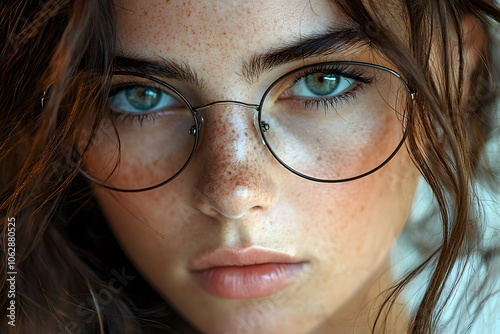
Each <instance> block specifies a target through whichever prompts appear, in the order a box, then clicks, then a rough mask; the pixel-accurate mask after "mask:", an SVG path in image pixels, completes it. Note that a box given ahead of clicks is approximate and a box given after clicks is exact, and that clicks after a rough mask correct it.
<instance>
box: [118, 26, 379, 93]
mask: <svg viewBox="0 0 500 334" xmlns="http://www.w3.org/2000/svg"><path fill="white" fill-rule="evenodd" d="M369 44H370V39H369V38H368V37H367V35H366V33H365V32H364V31H363V30H361V29H360V28H358V27H354V26H353V27H349V26H346V27H341V28H335V29H330V30H328V31H327V32H326V33H321V34H315V35H312V36H307V37H302V38H300V39H299V40H297V41H294V42H291V43H288V44H286V45H284V46H279V47H276V48H272V49H271V50H269V51H267V52H265V53H261V54H256V55H253V56H252V57H251V58H250V59H249V60H248V61H243V65H242V69H241V74H242V75H243V76H244V77H245V78H246V80H247V81H248V82H249V83H254V82H255V81H257V79H258V78H259V76H260V75H261V74H262V73H263V72H265V71H270V70H272V69H273V68H276V67H279V66H282V65H285V64H288V63H293V62H296V61H301V60H302V61H303V60H306V59H308V58H313V57H327V56H330V55H333V54H340V53H342V52H346V51H347V50H349V49H353V48H355V47H358V48H360V47H362V46H365V45H369ZM114 62H115V64H114V65H115V70H123V71H133V72H140V73H143V74H149V75H155V76H160V77H164V78H170V79H177V80H180V81H185V82H189V83H193V84H195V85H197V86H199V87H203V82H202V81H201V80H200V79H199V77H198V76H197V74H196V72H195V71H194V70H193V69H192V68H191V67H190V66H189V65H188V64H187V63H185V62H182V63H176V62H175V61H173V60H170V59H166V58H163V57H159V59H148V58H145V57H143V56H139V55H128V54H124V55H119V56H116V57H115V59H114Z"/></svg>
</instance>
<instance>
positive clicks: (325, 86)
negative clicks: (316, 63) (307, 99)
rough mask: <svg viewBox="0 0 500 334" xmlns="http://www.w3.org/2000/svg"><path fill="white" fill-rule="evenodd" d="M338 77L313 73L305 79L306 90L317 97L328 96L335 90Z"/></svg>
mask: <svg viewBox="0 0 500 334" xmlns="http://www.w3.org/2000/svg"><path fill="white" fill-rule="evenodd" d="M339 81H340V77H339V76H338V75H336V74H324V73H314V74H309V75H308V76H306V77H305V84H306V87H307V89H309V91H311V92H312V93H314V94H315V95H318V96H325V95H330V94H332V93H333V92H335V90H336V89H337V87H338V85H339Z"/></svg>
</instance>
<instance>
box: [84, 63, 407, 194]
mask: <svg viewBox="0 0 500 334" xmlns="http://www.w3.org/2000/svg"><path fill="white" fill-rule="evenodd" d="M413 98H414V93H413V92H412V91H411V89H410V88H409V86H408V84H407V83H406V82H405V81H404V80H403V79H402V77H401V76H400V75H399V74H398V73H397V72H395V71H394V70H392V69H389V68H387V67H383V66H380V65H375V64H370V63H361V62H347V61H336V62H323V63H318V64H313V65H308V66H304V67H301V68H298V69H295V70H293V71H291V72H289V73H287V74H285V75H283V76H281V77H280V78H279V79H277V80H276V81H274V83H272V84H271V86H270V87H269V88H268V89H267V90H266V91H265V92H264V95H263V96H262V98H261V100H260V103H259V104H249V103H244V102H239V101H216V102H211V103H209V104H205V105H203V106H198V107H195V106H193V105H191V103H190V102H189V101H188V100H187V99H186V98H185V97H184V95H183V94H181V93H180V92H179V90H177V89H176V88H174V87H173V86H171V85H170V84H168V83H166V82H164V81H162V80H160V79H158V78H156V77H153V76H150V75H145V74H140V73H134V72H128V71H117V72H115V73H114V74H113V87H112V89H111V93H110V96H109V99H108V103H109V110H110V113H109V116H108V117H107V118H106V119H105V121H104V122H102V123H101V125H100V127H99V128H98V129H97V132H96V133H95V135H94V136H93V137H92V139H91V142H90V143H89V145H88V146H87V148H86V154H85V160H84V166H85V167H84V168H83V169H82V171H81V172H82V173H83V174H84V175H85V176H86V177H87V178H89V179H90V180H91V181H93V182H95V183H97V184H99V185H101V186H103V187H105V188H108V189H111V190H116V191H125V192H137V191H145V190H150V189H154V188H157V187H160V186H162V185H164V184H166V183H167V182H169V181H171V180H172V179H174V178H175V177H176V176H177V175H179V174H180V173H181V172H182V171H183V170H184V169H185V168H186V166H187V165H188V163H189V162H190V161H191V159H192V158H193V156H194V154H195V152H196V148H197V146H198V143H199V142H200V133H201V131H202V125H203V123H204V121H203V116H202V112H203V110H205V109H207V108H209V107H211V106H214V105H218V104H235V105H239V106H242V107H245V108H250V109H252V110H254V115H253V117H254V124H255V126H256V129H257V136H260V139H261V140H262V141H263V143H264V144H265V146H267V148H268V150H269V152H270V153H271V154H272V155H273V156H274V158H276V160H277V161H279V163H280V164H281V165H283V166H284V167H285V168H287V169H288V170H289V171H291V172H292V173H295V174H296V175H298V176H300V177H303V178H306V179H308V180H311V181H318V182H330V183H333V182H346V181H351V180H355V179H359V178H362V177H364V176H367V175H369V174H371V173H373V172H375V171H377V170H378V169H380V168H382V167H383V166H384V165H385V164H386V163H387V162H389V161H390V160H391V159H392V158H393V157H394V155H396V153H397V152H398V150H399V149H400V148H401V146H402V145H403V143H404V141H405V138H406V121H405V120H406V117H405V115H406V114H407V112H408V108H409V107H411V105H412V103H410V102H411V100H413Z"/></svg>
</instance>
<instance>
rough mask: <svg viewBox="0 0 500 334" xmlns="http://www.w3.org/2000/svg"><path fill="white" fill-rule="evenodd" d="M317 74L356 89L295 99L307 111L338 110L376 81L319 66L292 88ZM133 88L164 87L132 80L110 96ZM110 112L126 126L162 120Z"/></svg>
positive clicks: (342, 69) (154, 114)
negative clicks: (346, 82) (349, 81)
mask: <svg viewBox="0 0 500 334" xmlns="http://www.w3.org/2000/svg"><path fill="white" fill-rule="evenodd" d="M315 73H323V74H325V75H329V74H334V75H338V76H341V77H343V78H346V79H352V80H354V82H353V85H354V87H353V88H349V90H348V91H345V92H342V93H341V94H339V95H335V96H332V97H324V98H317V99H312V98H297V99H295V100H296V101H297V102H298V103H300V104H301V105H302V106H303V107H304V108H305V109H311V108H314V109H320V108H322V109H324V110H325V111H328V109H330V108H333V109H335V108H338V107H339V106H341V104H342V103H347V102H349V101H351V100H354V99H355V98H356V95H357V94H358V91H359V90H364V88H365V87H364V85H369V84H371V83H372V82H373V80H374V78H373V77H370V76H367V75H365V74H363V73H361V72H360V71H354V70H353V69H348V68H347V67H345V66H342V65H335V66H325V65H318V66H317V67H316V66H315V67H311V68H308V69H306V70H304V71H299V72H297V74H296V75H295V78H294V79H293V82H292V84H291V85H290V87H293V86H294V85H295V84H296V83H297V82H298V81H299V80H301V79H304V78H305V77H307V76H308V75H311V74H315ZM132 86H143V87H147V88H155V89H160V90H162V86H161V85H159V84H152V83H149V82H140V81H133V80H131V81H127V82H122V83H120V84H118V85H117V86H115V87H113V88H112V90H111V93H110V95H109V96H110V97H111V96H114V95H116V94H118V93H119V92H120V91H122V90H123V89H126V88H128V87H132ZM109 112H110V114H109V116H110V118H111V119H113V120H117V121H119V122H120V123H123V124H126V125H133V124H134V123H138V124H139V125H140V126H142V125H143V124H144V122H148V123H154V122H155V121H157V120H159V119H161V118H162V113H161V111H156V112H150V113H143V114H133V113H126V112H119V111H113V110H112V109H111V108H109Z"/></svg>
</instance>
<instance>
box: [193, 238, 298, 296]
mask: <svg viewBox="0 0 500 334" xmlns="http://www.w3.org/2000/svg"><path fill="white" fill-rule="evenodd" d="M305 265H306V262H305V261H302V260H300V259H297V258H295V257H293V256H290V255H288V254H284V253H281V252H276V251H273V250H269V249H264V248H259V247H251V248H245V249H234V248H218V249H215V250H213V251H209V252H207V253H204V254H202V255H201V256H199V257H197V258H195V259H194V261H192V263H191V264H190V271H191V274H192V276H193V278H194V280H195V281H196V282H197V283H198V284H199V285H200V287H201V288H202V289H203V290H204V291H205V292H207V293H208V294H211V295H214V296H217V297H219V298H223V299H249V298H259V297H266V296H269V295H272V294H274V293H276V292H278V291H281V290H283V289H284V288H285V287H286V286H288V285H290V284H291V283H293V281H294V280H295V278H296V277H297V276H298V275H299V274H300V273H301V272H302V270H303V269H304V267H305Z"/></svg>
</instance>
